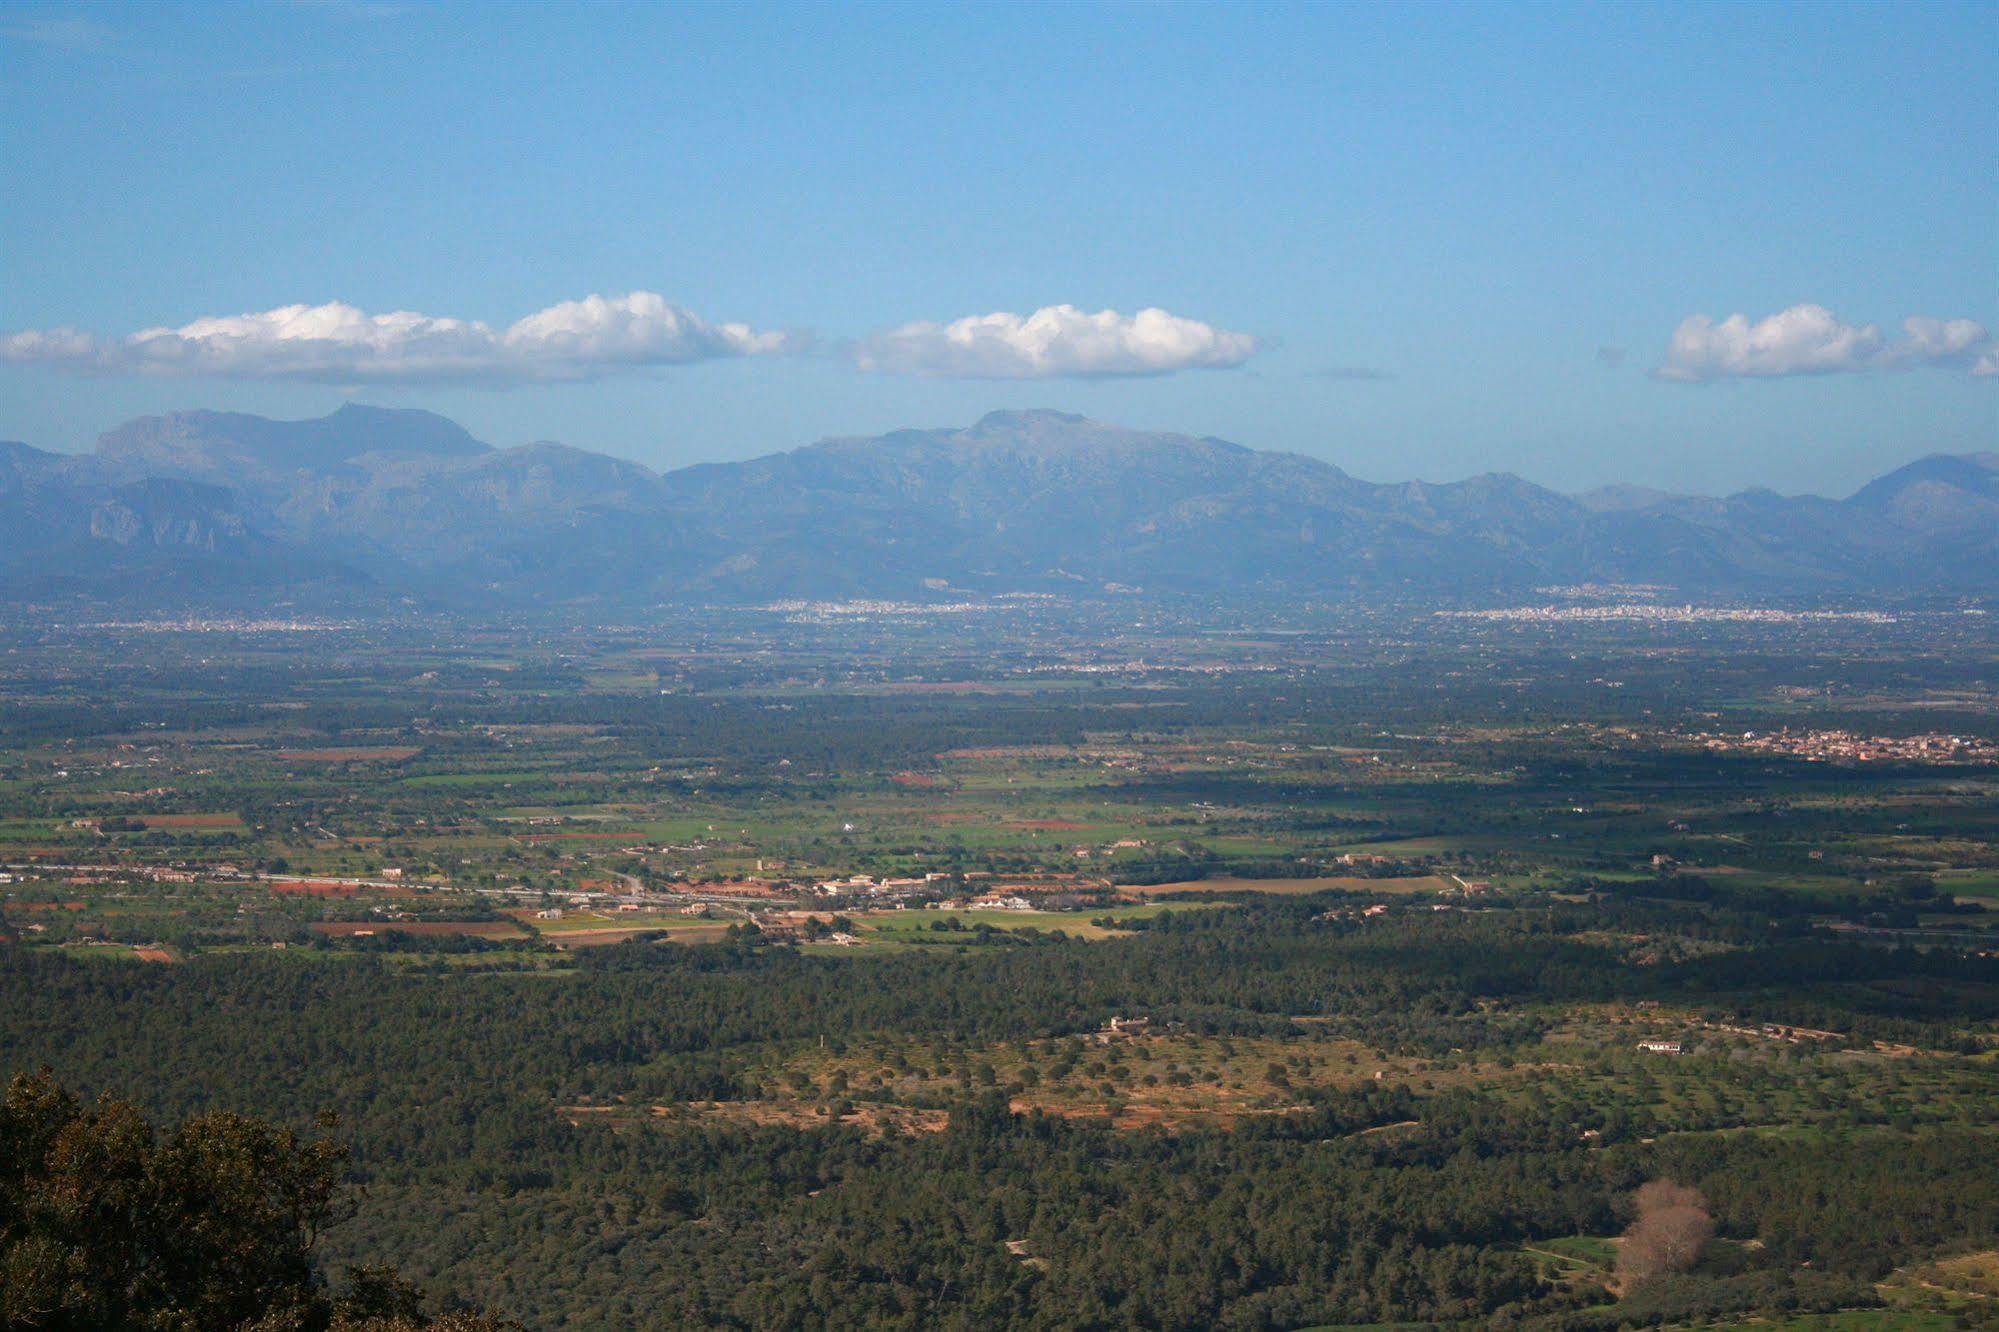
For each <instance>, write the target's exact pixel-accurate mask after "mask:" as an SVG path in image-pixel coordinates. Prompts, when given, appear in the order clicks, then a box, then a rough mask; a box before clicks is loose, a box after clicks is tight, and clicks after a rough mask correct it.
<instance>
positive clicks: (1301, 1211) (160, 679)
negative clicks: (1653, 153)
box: [0, 606, 1999, 1332]
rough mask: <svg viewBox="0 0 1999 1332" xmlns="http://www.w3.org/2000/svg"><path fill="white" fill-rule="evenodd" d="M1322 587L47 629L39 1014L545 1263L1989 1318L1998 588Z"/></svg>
mask: <svg viewBox="0 0 1999 1332" xmlns="http://www.w3.org/2000/svg"><path fill="white" fill-rule="evenodd" d="M1286 613H1287V614H1288V613H1289V612H1286ZM691 614H692V613H690V615H691ZM1284 628H1285V629H1286V632H1283V633H1275V632H1273V633H1269V634H1264V635H1243V634H1231V635H1228V636H1227V637H1226V639H1225V640H1218V639H1217V637H1216V636H1215V635H1212V634H1208V633H1205V632H1203V631H1202V630H1201V629H1200V628H1199V627H1197V625H1196V623H1195V622H1194V621H1193V620H1191V619H1189V620H1185V621H1181V620H1176V619H1174V618H1173V617H1171V616H1161V617H1159V619H1158V621H1157V623H1155V624H1152V625H1150V626H1148V628H1147V629H1146V631H1145V633H1144V634H1142V635H1139V636H1138V637H1137V638H1136V639H1130V638H1128V639H1127V642H1126V644H1125V649H1126V650H1125V651H1124V652H1123V653H1122V654H1121V655H1120V656H1118V657H1116V658H1111V657H1109V656H1108V655H1107V653H1106V651H1105V649H1103V648H1102V647H1100V646H1098V645H1099V644H1101V643H1103V642H1105V641H1108V640H1107V638H1106V637H1105V636H1104V635H1103V634H1102V633H1100V632H1099V631H1098V630H1097V629H1092V628H1090V627H1088V626H1085V627H1083V628H1081V629H1078V628H1076V627H1074V626H1068V627H1063V626H1061V625H1058V624H1057V623H1055V622H1053V621H1048V620H1043V619H1042V618H1040V616H1039V612H1038V611H1036V609H1035V608H1033V607H1031V606H1030V607H1025V608H1023V609H1022V610H1021V611H1020V613H1019V616H1018V618H1017V620H1016V621H1015V622H1013V623H1010V624H1008V625H1006V626H1004V627H1003V629H1002V628H1001V627H992V626H986V627H981V626H967V625H964V624H961V623H957V624H952V625H949V626H935V625H925V624H923V623H921V622H917V623H898V624H896V625H893V626H884V625H881V624H866V623H860V622H854V621H850V620H841V621H839V622H837V623H825V624H799V623H797V622H795V619H794V618H787V617H783V616H777V615H762V614H760V613H756V612H733V613H727V614H724V613H720V612H716V613H713V614H709V613H702V614H701V615H695V616H693V619H692V622H690V623H683V624H676V625H674V626H671V633H668V632H666V631H664V630H658V629H638V628H634V629H630V630H625V631H616V632H611V633H595V634H590V635H584V634H580V633H574V632H570V631H568V630H566V629H564V628H563V627H562V626H560V625H555V624H545V625H535V626H522V625H519V624H514V625H508V626H505V627H504V628H498V627H485V626H480V625H477V624H469V623H468V624H462V625H461V624H454V625H447V626H443V627H442V630H440V627H439V626H435V625H427V626H426V625H415V624H412V625H407V626H400V627H398V626H383V625H375V626H370V627H368V628H366V629H332V630H328V631H326V639H325V641H318V640H315V642H314V644H313V647H312V650H311V651H310V652H309V653H307V652H301V651H300V650H299V646H298V645H297V644H295V643H288V642H281V641H274V638H273V636H272V635H268V634H257V633H247V632H245V633H236V632H231V631H220V630H218V631H214V632H197V631H194V630H187V631H184V632H159V633H149V634H148V635H147V638H146V643H145V646H146V649H147V651H146V652H145V653H144V654H135V653H133V652H131V651H120V650H113V648H115V647H116V645H115V644H113V645H112V647H109V648H100V650H95V651H86V645H87V644H89V643H91V642H93V641H95V639H94V638H93V636H92V635H91V634H85V633H83V632H82V631H80V630H79V631H63V630H59V629H55V628H50V627H47V626H42V627H28V628H24V629H23V630H22V632H21V633H20V634H18V635H17V637H18V639H19V644H18V646H16V647H15V648H13V649H12V650H11V651H10V652H9V653H8V654H7V655H6V657H5V659H4V663H0V875H4V876H5V877H4V879H0V1065H4V1066H5V1068H6V1069H7V1070H8V1071H10V1072H15V1071H26V1070H31V1069H34V1068H39V1067H41V1066H42V1065H44V1064H47V1065H49V1066H51V1067H54V1068H56V1069H58V1070H59V1071H60V1073H61V1075H62V1076H63V1077H64V1078H65V1079H66V1080H67V1081H69V1082H70V1083H71V1084H72V1085H73V1086H74V1087H76V1088H77V1089H78V1090H79V1091H81V1092H82V1093H84V1094H86V1095H94V1094H95V1093H97V1092H99V1091H118V1092H120V1093H122V1094H124V1095H128V1096H133V1097H135V1098H138V1099H139V1100H141V1102H142V1104H143V1105H144V1107H145V1109H147V1110H148V1111H149V1112H151V1113H153V1114H156V1115H158V1116H162V1117H172V1116H180V1115H187V1114H193V1113H199V1112H202V1111H206V1110H213V1109H244V1110H251V1111H254V1112H256V1113H259V1114H265V1115H271V1116H275V1117H277V1118H279V1119H280V1120H281V1121H283V1122H287V1123H291V1124H295V1125H297V1126H299V1127H300V1128H301V1130H302V1131H303V1130H307V1129H310V1127H311V1126H312V1125H314V1124H316V1123H317V1122H318V1118H317V1117H318V1116H319V1115H320V1114H321V1112H331V1113H332V1114H333V1115H334V1116H336V1118H337V1122H338V1124H339V1125H340V1127H339V1130H338V1132H339V1134H340V1136H341V1139H342V1141H343V1142H345V1143H346V1144H347V1147H348V1150H349V1151H350V1153H351V1169H352V1173H353V1176H354V1179H355V1180H356V1181H357V1182H358V1183H362V1184H365V1186H366V1191H365V1193H361V1194H357V1195H356V1196H355V1198H354V1199H353V1201H352V1203H351V1206H349V1207H348V1208H347V1209H346V1210H344V1211H343V1212H342V1214H341V1215H340V1216H339V1217H338V1218H337V1219H336V1221H335V1222H334V1223H333V1224H332V1225H331V1226H330V1227H329V1228H328V1229H327V1232H326V1234H325V1236H324V1239H323V1241H322V1254H321V1256H322V1261H323V1262H324V1263H325V1264H327V1266H328V1270H329V1271H335V1270H338V1266H339V1265H340V1264H343V1263H346V1262H350V1261H351V1262H375V1261H384V1260H393V1261H394V1263H395V1264H396V1265H397V1266H398V1267H400V1268H401V1269H402V1270H403V1271H404V1272H405V1273H406V1274H408V1275H410V1276H412V1277H415V1278H417V1279H419V1280H421V1281H422V1282H423V1283H424V1284H425V1285H426V1286H427V1287H429V1288H431V1289H433V1290H437V1291H441V1292H448V1293H450V1294H451V1295H453V1296H459V1297H463V1298H464V1299H466V1300H469V1301H472V1302H475V1303H477V1304H479V1305H481V1306H483V1307H487V1308H491V1309H494V1310H496V1311H498V1312H501V1313H504V1314H506V1315H508V1316H512V1317H516V1318H519V1319H521V1320H523V1321H524V1322H525V1323H526V1324H527V1325H529V1326H531V1327H535V1328H560V1327H577V1328H581V1327H599V1326H660V1327H668V1326H689V1325H702V1324H711V1325H734V1326H771V1325H780V1324H783V1323H785V1322H786V1321H787V1320H788V1319H789V1320H794V1321H795V1320H796V1318H797V1317H798V1311H799V1310H800V1309H803V1308H807V1307H829V1304H828V1302H831V1303H832V1304H833V1305H837V1306H838V1307H841V1308H848V1309H852V1310H854V1311H855V1314H854V1318H855V1321H856V1322H857V1323H862V1324H869V1325H876V1324H880V1325H897V1324H898V1323H899V1324H900V1325H906V1326H1000V1325H1008V1324H1017V1323H1027V1324H1032V1325H1043V1326H1123V1325H1149V1326H1162V1327H1166V1326H1171V1327H1186V1328H1193V1327H1207V1326H1244V1327H1248V1326H1257V1327H1293V1328H1297V1327H1310V1326H1422V1327H1432V1326H1438V1327H1442V1326H1450V1327H1463V1328H1472V1327H1487V1326H1504V1325H1512V1326H1522V1327H1526V1326H1535V1327H1547V1328H1552V1329H1569V1330H1570V1332H1586V1330H1589V1329H1597V1328H1602V1329H1605V1330H1606V1332H1608V1330H1609V1329H1613V1328H1619V1327H1622V1326H1624V1325H1626V1324H1630V1325H1632V1326H1692V1325H1702V1326H1711V1327H1712V1326H1745V1327H1751V1326H1753V1327H1826V1328H1901V1327H1912V1328H1923V1327H1930V1326H1946V1325H1950V1326H1956V1325H1958V1324H1959V1322H1960V1321H1962V1320H1969V1323H1970V1325H1974V1326H1975V1325H1978V1322H1977V1320H1978V1319H1980V1318H1983V1317H1985V1316H1986V1313H1987V1305H1988V1304H1991V1303H1994V1302H1995V1300H1994V1292H1992V1291H1990V1290H1989V1289H1988V1287H1989V1285H1990V1280H1989V1278H1990V1277H1991V1275H1992V1271H1991V1264H1990V1263H1989V1262H1988V1261H1987V1260H1988V1259H1989V1258H1990V1256H1991V1253H1992V1252H1993V1251H1994V1250H1993V1246H1994V1245H1995V1244H1999V1193H1995V1192H1994V1190H1993V1188H1992V1186H1991V1180H1990V1172H1989V1170H1987V1169H1986V1168H1985V1164H1986V1163H1987V1162H1989V1160H1990V1159H1991V1152H1992V1150H1993V1147H1994V1145H1995V1143H1999V1136H1995V1134H1999V1118H1995V1114H1994V1110H1993V1107H1994V1106H1995V1105H1999V969H1995V968H1999V960H1995V956H1994V955H1995V953H1999V760H1994V759H1991V758H1987V757H1981V755H1983V754H1984V753H1985V751H1984V750H1982V749H1979V748H1978V747H1977V745H1978V744H1979V743H1982V742H1983V741H1982V739H1981V738H1989V737H1991V736H1993V735H1995V734H1999V694H1995V691H1994V689H1993V686H1992V681H1994V680H1995V679H1999V653H1995V651H1994V648H1993V646H1992V644H1991V643H1989V642H1987V641H1985V640H1982V639H1978V638H1977V637H1976V636H1974V635H1970V634H1969V633H1968V631H1967V630H1965V629H1964V628H1963V626H1962V625H1960V624H1958V623H1957V621H1955V620H1951V619H1947V618H1945V617H1938V619H1937V620H1935V621H1934V622H1916V621H1911V622H1909V623H1906V624H1900V623H1898V624H1889V625H1881V626H1873V625H1870V626H1867V627H1864V628H1855V627H1850V626H1842V625H1839V624H1831V625H1826V626H1819V627H1812V628H1792V629H1788V630H1785V631H1784V632H1783V633H1782V634H1781V635H1779V636H1778V637H1776V638H1775V639H1772V638H1771V637H1770V636H1769V634H1770V631H1768V630H1758V631H1757V632H1758V633H1759V634H1762V635H1763V637H1760V638H1754V637H1750V636H1749V631H1748V630H1740V631H1737V630H1726V629H1717V628H1713V627H1705V628H1700V629H1698V630H1694V629H1685V630H1673V631H1665V630H1660V629H1657V628H1654V629H1650V630H1644V631H1640V630H1635V629H1619V628H1614V627H1605V626H1590V625H1582V626H1576V627H1572V628H1568V629H1564V630H1562V631H1561V633H1560V635H1559V636H1557V635H1556V634H1555V633H1554V631H1550V630H1545V629H1528V628H1502V627H1494V626H1490V625H1466V624H1464V623H1462V622H1456V621H1450V622H1439V621H1436V620H1434V619H1432V618H1427V617H1423V616H1401V617H1396V616H1393V615H1389V614H1387V613H1375V614H1373V615H1368V616H1353V617H1342V616H1329V617H1326V618H1322V619H1318V620H1312V619H1309V618H1307V617H1303V616H1300V617H1299V619H1298V622H1295V623H1286V624H1285V625H1284ZM106 632H111V633H113V635H114V637H115V631H93V633H95V634H98V635H101V634H103V633H106ZM1663 632H1672V633H1680V634H1682V635H1684V636H1683V637H1681V638H1677V639H1672V640H1670V641H1665V642H1660V641H1658V640H1657V639H1656V637H1655V638H1650V639H1648V638H1646V637H1644V634H1646V633H1650V634H1653V635H1655V636H1656V635H1657V634H1660V633H1663ZM1731 634H1736V635H1738V636H1737V637H1733V638H1731V637H1729V635H1731ZM1218 641H1226V642H1227V644H1228V651H1227V653H1226V654H1224V653H1222V652H1221V651H1220V650H1219V649H1218V647H1217V643H1218ZM690 645H691V646H690ZM1690 661H1694V662H1698V663H1699V664H1700V666H1701V669H1700V671H1699V672H1698V674H1697V676H1696V675H1692V674H1690V673H1689V671H1688V670H1687V664H1688V662H1690ZM1696 678H1697V679H1698V681H1699V684H1698V687H1697V686H1696V685H1695V684H1693V683H1690V681H1692V680H1694V679H1696ZM1446 700H1448V705H1447V704H1446ZM1773 736H1774V737H1775V739H1770V737H1773ZM1855 736H1859V737H1864V740H1862V741H1855V740H1852V739H1851V737H1855ZM1936 736H1945V737H1957V741H1953V742H1948V743H1947V742H1946V741H1944V740H1936V739H1935V738H1934V737H1936ZM1759 737H1761V739H1759ZM1828 737H1831V738H1828ZM1838 737H1848V738H1846V739H1841V738H1838ZM1953 744H1955V746H1956V747H1952V745H1953ZM1861 752H1865V753H1866V754H1869V755H1876V754H1878V755H1881V756H1882V757H1866V758H1862V757H1857V755H1858V754H1859V753H1861ZM296 1051H308V1052H311V1057H310V1058H309V1059H307V1060H305V1061H304V1062H303V1063H301V1061H300V1060H298V1059H297V1058H296V1057H294V1053H293V1052H296ZM225 1071H226V1073H225ZM1652 1185H1660V1186H1662V1187H1667V1188H1668V1191H1669V1192H1670V1191H1671V1190H1683V1191H1686V1192H1687V1194H1688V1196H1691V1197H1693V1198H1697V1199H1698V1202H1697V1203H1685V1204H1683V1205H1682V1204H1675V1205H1674V1206H1676V1207H1678V1208H1679V1210H1680V1211H1681V1212H1685V1211H1687V1210H1689V1209H1691V1210H1693V1211H1696V1212H1698V1213H1699V1215H1700V1216H1701V1217H1702V1218H1704V1220H1705V1224H1706V1225H1707V1226H1708V1227H1709V1228H1710V1233H1709V1234H1708V1236H1707V1238H1705V1239H1704V1240H1703V1241H1702V1242H1701V1243H1700V1244H1698V1245H1696V1246H1694V1247H1695V1248H1697V1249H1698V1254H1697V1257H1696V1258H1695V1259H1693V1260H1690V1261H1688V1262H1687V1263H1685V1264H1683V1265H1680V1266H1675V1267H1671V1268H1670V1269H1664V1268H1660V1269H1651V1268H1643V1267H1640V1266H1634V1263H1635V1262H1636V1259H1635V1258H1634V1257H1633V1256H1632V1255H1635V1254H1638V1253H1640V1251H1641V1250H1644V1249H1645V1247H1646V1246H1645V1243H1644V1242H1643V1238H1642V1237H1643V1235H1644V1233H1645V1232H1644V1226H1645V1225H1646V1224H1647V1221H1646V1218H1647V1216H1648V1215H1649V1213H1647V1211H1646V1207H1647V1204H1645V1203H1644V1202H1643V1201H1642V1199H1643V1198H1644V1197H1645V1196H1648V1195H1646V1194H1645V1192H1644V1191H1645V1189H1646V1188H1647V1187H1648V1186H1652ZM1673 1196H1674V1197H1679V1196H1680V1195H1679V1194H1674V1195H1673ZM1667 1210H1668V1211H1669V1212H1670V1211H1672V1210H1673V1209H1672V1208H1668V1209H1667ZM1633 1236H1639V1237H1640V1239H1639V1241H1637V1242H1634V1240H1633V1238H1632V1237H1633ZM745 1255H759V1256H758V1257H754V1258H751V1259H748V1260H746V1259H745ZM1251 1256H1254V1258H1253V1261H1252V1257H1251ZM938 1272H945V1273H950V1274H952V1275H951V1276H950V1278H949V1280H948V1281H947V1282H943V1283H941V1284H940V1283H938V1282H936V1281H934V1280H932V1279H931V1278H930V1277H929V1276H926V1275H924V1274H926V1273H931V1274H934V1273H938ZM1939 1320H1942V1321H1939Z"/></svg>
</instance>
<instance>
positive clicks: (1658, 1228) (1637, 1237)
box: [1617, 1179, 1714, 1290]
mask: <svg viewBox="0 0 1999 1332" xmlns="http://www.w3.org/2000/svg"><path fill="white" fill-rule="evenodd" d="M1633 1201H1634V1202H1635V1203H1636V1204H1637V1207H1638V1216H1637V1219H1636V1220H1634V1221H1633V1222H1632V1223H1631V1228H1630V1229H1629V1230H1626V1231H1625V1232H1624V1242H1623V1243H1622V1244H1621V1245H1619V1246H1618V1250H1617V1276H1618V1280H1619V1281H1620V1283H1621V1284H1622V1285H1623V1287H1624V1289H1626V1290H1632V1289H1635V1288H1636V1287H1638V1286H1642V1285H1644V1284H1645V1283H1646V1282H1648V1281H1651V1280H1653V1279H1654V1278H1656V1277H1661V1276H1664V1275H1666V1274H1667V1273H1669V1272H1685V1271H1687V1270H1689V1269H1690V1268H1692V1267H1693V1265H1694V1264H1695V1263H1697V1262H1699V1261H1700V1259H1701V1254H1702V1252H1703V1251H1705V1250H1706V1248H1707V1244H1708V1241H1709V1240H1711V1239H1713V1238H1714V1218H1713V1217H1711V1216H1709V1215H1708V1211H1707V1199H1705V1198H1703V1197H1701V1195H1700V1194H1699V1192H1697V1191H1696V1190H1694V1189H1690V1188H1687V1187H1686V1186H1684V1185H1681V1184H1675V1183H1674V1182H1673V1181H1672V1180H1669V1179H1655V1180H1653V1181H1652V1182H1651V1183H1649V1184H1645V1185H1643V1186H1641V1187H1640V1188H1639V1190H1638V1192H1637V1193H1636V1194H1635V1195H1633Z"/></svg>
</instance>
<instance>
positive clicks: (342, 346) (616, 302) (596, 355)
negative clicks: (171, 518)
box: [0, 291, 803, 385]
mask: <svg viewBox="0 0 1999 1332" xmlns="http://www.w3.org/2000/svg"><path fill="white" fill-rule="evenodd" d="M802 347H803V340H802V339H801V338H800V337H798V336H797V335H795V334H790V333H769V332H759V331H757V330H755V329H752V328H750V327H749V326H748V325H745V324H712V323H709V322H708V321H707V320H705V319H703V318H701V317H700V316H699V315H697V314H694V313H693V312H691V311H689V310H684V309H682V308H681V307H679V306H677V305H674V304H673V303H672V302H670V301H668V300H667V299H666V298H665V297H663V296H660V295H658V294H656V293H653V292H649V291H636V292H632V293H631V294H630V295H626V296H617V297H604V296H589V297H586V298H584V299H583V300H580V301H564V302H562V303H561V304H559V305H552V306H550V307H548V308H547V309H546V310H539V311H536V312H535V313H534V314H531V315H529V316H527V317H526V318H524V319H521V320H519V321H517V322H515V323H514V324H511V325H509V326H508V327H507V328H505V329H494V328H492V327H491V326H490V325H487V324H484V323H481V322H479V321H478V320H475V319H449V318H440V317H437V316H433V315H425V314H417V313H415V312H413V311H409V310H396V311H392V312H390V313H388V314H379V315H371V314H368V313H367V312H366V311H364V310H358V309H356V308H355V307H353V306H351V305H345V304H342V303H340V302H338V301H334V302H329V303H328V304H325V305H285V306H280V307H278V308H277V309H275V310H264V311H261V312H258V313H254V314H241V315H226V316H219V317H214V318H207V319H197V320H195V321H194V322H193V323H189V324H183V325H181V326H180V327H178V328H148V329H141V330H140V331H139V332H137V333H133V334H131V335H129V336H127V337H124V338H119V339H116V340H111V341H107V340H104V339H100V338H96V337H94V336H92V335H90V334H87V333H80V332H78V331H77V330H75V329H72V328H58V329H28V330H26V331H24V332H19V333H14V334H11V335H5V336H0V361H4V362H14V363H21V364H47V365H57V366H64V367H68V368H71V369H77V370H84V371H93V372H97V373H106V374H149V375H205V376H213V377H218V378H229V379H269V380H303V381H309V382H314V383H331V384H381V383H417V382H471V383H487V384H496V385H504V384H516V383H533V382H545V381H560V380H577V379H593V378H596V377H598V376H601V375H605V374H609V373H612V372H614V371H617V370H623V369H631V368H636V367H643V366H658V365H680V364H685V363H687V362H690V361H706V360H717V359H722V358H727V357H737V356H766V355H774V354H782V353H786V352H794V351H798V350H801V349H802Z"/></svg>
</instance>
